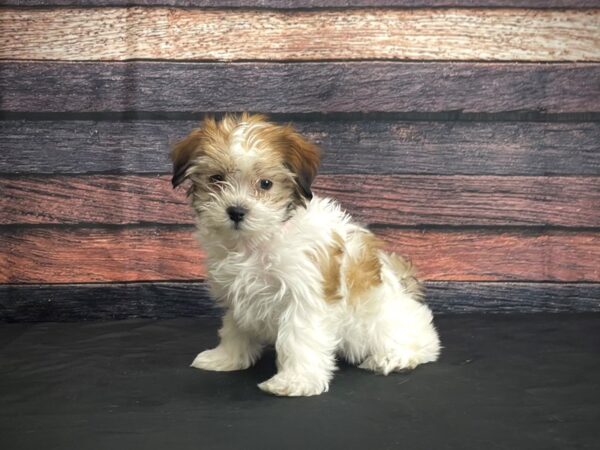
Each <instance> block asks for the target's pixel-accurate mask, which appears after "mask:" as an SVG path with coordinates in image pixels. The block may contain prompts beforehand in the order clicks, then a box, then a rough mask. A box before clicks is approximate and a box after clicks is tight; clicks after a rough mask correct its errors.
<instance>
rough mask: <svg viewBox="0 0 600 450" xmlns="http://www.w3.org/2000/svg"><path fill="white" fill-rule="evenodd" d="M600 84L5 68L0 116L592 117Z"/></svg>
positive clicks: (482, 76) (338, 67)
mask: <svg viewBox="0 0 600 450" xmlns="http://www.w3.org/2000/svg"><path fill="white" fill-rule="evenodd" d="M599 77H600V64H596V63H587V64H584V63H573V64H530V63H523V64H511V63H456V62H442V63H430V62H427V63H406V62H382V61H371V62H314V63H303V64H297V63H235V64H231V63H174V62H142V61H139V62H127V63H112V64H105V63H93V62H87V63H66V62H44V63H32V62H4V63H2V64H0V92H2V96H1V97H0V109H1V110H3V111H7V112H62V113H65V112H69V113H71V112H110V111H118V112H121V111H146V112H148V111H158V112H160V113H167V112H176V113H182V112H194V113H197V112H231V111H244V110H249V111H263V112H269V113H313V112H317V111H318V112H321V113H332V112H340V113H342V112H354V111H362V112H397V111H413V112H426V113H435V112H448V111H461V112H465V113H499V112H506V111H520V112H534V113H539V112H543V113H548V114H562V113H587V112H594V111H598V110H599V109H598V108H599V105H600V83H597V82H596V81H597V80H598V78H599ZM56 80H60V81H61V82H60V83H57V81H56ZM183 92H184V93H185V95H182V93H183Z"/></svg>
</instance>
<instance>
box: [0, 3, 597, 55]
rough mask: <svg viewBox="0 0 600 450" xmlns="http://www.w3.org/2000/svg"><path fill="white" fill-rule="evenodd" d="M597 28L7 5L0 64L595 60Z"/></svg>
mask: <svg viewBox="0 0 600 450" xmlns="http://www.w3.org/2000/svg"><path fill="white" fill-rule="evenodd" d="M599 29H600V10H562V11H554V10H522V9H489V10H482V9H400V10H398V9H362V10H356V9H347V10H344V11H331V10H323V11H305V10H301V11H297V12H293V13H290V12H285V11H275V10H268V11H257V10H226V11H225V10H211V9H170V8H140V7H132V8H61V9H11V8H7V9H5V10H4V11H3V13H2V15H0V36H3V37H2V45H0V59H11V60H70V61H89V60H104V61H122V60H130V59H162V60H164V59H168V60H203V61H206V60H215V61H235V60H263V61H264V60H284V61H289V60H321V59H344V60H364V59H407V60H463V61H464V60H485V61H600V33H598V30H599ZM25 30H26V31H25Z"/></svg>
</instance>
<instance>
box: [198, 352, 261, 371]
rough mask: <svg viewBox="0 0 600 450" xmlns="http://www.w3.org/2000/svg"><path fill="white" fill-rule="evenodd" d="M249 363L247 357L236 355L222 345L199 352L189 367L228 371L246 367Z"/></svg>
mask: <svg viewBox="0 0 600 450" xmlns="http://www.w3.org/2000/svg"><path fill="white" fill-rule="evenodd" d="M250 365H251V362H250V360H249V359H248V358H240V357H239V356H238V357H236V356H235V355H231V354H229V353H228V352H226V351H225V350H223V348H222V347H217V348H213V349H212V350H206V351H203V352H202V353H199V354H198V356H196V358H195V359H194V361H193V362H192V364H191V367H195V368H196V369H204V370H213V371H216V372H230V371H233V370H244V369H247V368H248V367H250Z"/></svg>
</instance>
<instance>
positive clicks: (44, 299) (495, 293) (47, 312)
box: [0, 281, 600, 322]
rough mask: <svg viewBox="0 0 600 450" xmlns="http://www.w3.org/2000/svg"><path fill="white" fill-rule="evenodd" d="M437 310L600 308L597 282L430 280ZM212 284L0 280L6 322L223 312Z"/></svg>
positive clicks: (0, 312) (0, 318)
mask: <svg viewBox="0 0 600 450" xmlns="http://www.w3.org/2000/svg"><path fill="white" fill-rule="evenodd" d="M425 287H426V300H427V303H428V304H429V305H430V306H431V308H432V309H433V311H434V313H436V314H444V313H534V312H535V313H541V312H544V313H573V312H578V313H581V312H600V284H595V283H560V284H556V283H462V282H443V281H436V282H435V281H434V282H428V283H426V286H425ZM221 314H222V312H221V310H219V309H217V308H216V307H215V304H214V302H213V301H212V300H211V299H210V296H209V294H208V290H207V289H206V285H205V284H204V283H202V282H198V283H181V282H180V283H173V282H162V283H114V284H66V285H65V284H62V285H48V284H44V285H2V286H0V322H44V321H46V322H49V321H52V322H57V321H60V322H64V321H80V320H115V319H132V318H150V319H167V318H174V317H206V316H210V317H213V316H220V315H221Z"/></svg>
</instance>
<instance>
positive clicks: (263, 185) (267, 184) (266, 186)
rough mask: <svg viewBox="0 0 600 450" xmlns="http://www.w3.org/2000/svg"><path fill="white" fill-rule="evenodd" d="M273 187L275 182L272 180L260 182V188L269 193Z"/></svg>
mask: <svg viewBox="0 0 600 450" xmlns="http://www.w3.org/2000/svg"><path fill="white" fill-rule="evenodd" d="M272 187H273V182H272V181H271V180H260V188H261V189H264V190H265V191H268V190H269V189H271V188H272Z"/></svg>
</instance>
